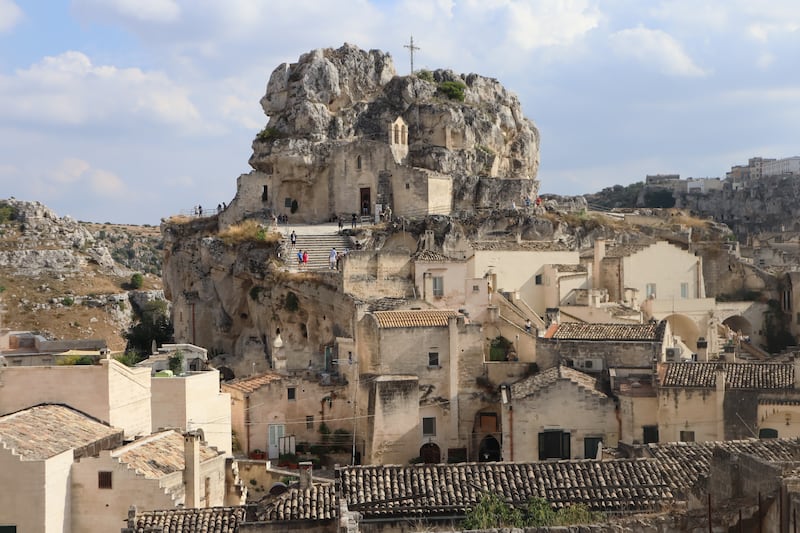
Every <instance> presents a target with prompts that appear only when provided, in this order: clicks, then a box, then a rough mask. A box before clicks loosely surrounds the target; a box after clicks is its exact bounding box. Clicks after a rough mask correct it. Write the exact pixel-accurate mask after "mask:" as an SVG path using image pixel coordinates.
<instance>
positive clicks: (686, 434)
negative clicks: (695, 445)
mask: <svg viewBox="0 0 800 533" xmlns="http://www.w3.org/2000/svg"><path fill="white" fill-rule="evenodd" d="M678 440H679V441H681V442H694V431H681V436H680V439H678Z"/></svg>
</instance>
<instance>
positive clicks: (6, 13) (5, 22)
mask: <svg viewBox="0 0 800 533" xmlns="http://www.w3.org/2000/svg"><path fill="white" fill-rule="evenodd" d="M20 20H22V10H21V9H20V8H19V6H18V5H17V4H15V3H14V2H13V1H12V0H0V33H3V32H6V31H9V30H10V29H11V28H13V27H14V26H16V25H17V23H18V22H19V21H20Z"/></svg>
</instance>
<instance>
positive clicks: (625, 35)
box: [609, 26, 705, 76]
mask: <svg viewBox="0 0 800 533" xmlns="http://www.w3.org/2000/svg"><path fill="white" fill-rule="evenodd" d="M609 40H610V42H611V47H612V49H613V50H614V51H615V52H616V53H617V54H618V55H620V56H622V57H628V58H632V59H635V60H637V61H639V62H641V63H642V64H644V65H648V66H649V65H653V66H656V67H657V68H658V69H659V70H660V71H661V72H662V73H664V74H668V75H674V76H702V75H704V74H705V72H704V71H703V69H701V68H700V67H698V66H697V65H695V63H694V61H692V58H691V57H689V55H688V54H687V53H686V52H684V50H683V47H682V46H681V45H680V43H679V42H678V41H676V40H675V39H674V38H673V37H672V36H671V35H670V34H668V33H666V32H664V31H662V30H652V29H649V28H644V27H642V26H639V27H637V28H628V29H625V30H621V31H618V32H616V33H613V34H611V35H610V36H609Z"/></svg>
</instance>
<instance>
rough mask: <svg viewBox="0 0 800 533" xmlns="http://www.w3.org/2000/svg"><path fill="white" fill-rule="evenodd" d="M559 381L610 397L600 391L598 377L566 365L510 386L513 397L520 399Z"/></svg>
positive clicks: (597, 394) (598, 395)
mask: <svg viewBox="0 0 800 533" xmlns="http://www.w3.org/2000/svg"><path fill="white" fill-rule="evenodd" d="M557 381H570V382H572V383H574V384H575V385H577V386H578V387H581V388H583V389H585V390H586V391H588V392H589V393H590V394H593V395H595V396H597V397H598V398H608V396H607V395H606V394H604V393H603V392H601V391H600V387H599V383H598V381H597V379H595V378H593V377H592V376H590V375H588V374H584V373H583V372H580V371H578V370H575V369H573V368H568V367H566V366H557V367H554V368H550V369H547V370H545V371H544V372H539V373H538V374H534V375H533V376H529V377H527V378H525V379H523V380H521V381H518V382H516V383H514V384H513V385H511V387H510V389H511V398H512V399H514V400H518V399H522V398H527V397H528V396H533V395H535V394H537V393H539V392H541V391H542V390H544V389H546V388H548V387H550V386H551V385H553V384H554V383H556V382H557Z"/></svg>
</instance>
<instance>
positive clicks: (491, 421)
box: [479, 413, 498, 433]
mask: <svg viewBox="0 0 800 533" xmlns="http://www.w3.org/2000/svg"><path fill="white" fill-rule="evenodd" d="M479 420H480V428H481V431H483V432H485V433H497V431H498V430H497V413H481V414H480V419H479Z"/></svg>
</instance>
